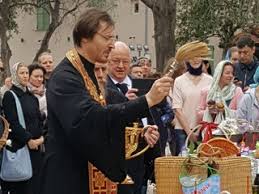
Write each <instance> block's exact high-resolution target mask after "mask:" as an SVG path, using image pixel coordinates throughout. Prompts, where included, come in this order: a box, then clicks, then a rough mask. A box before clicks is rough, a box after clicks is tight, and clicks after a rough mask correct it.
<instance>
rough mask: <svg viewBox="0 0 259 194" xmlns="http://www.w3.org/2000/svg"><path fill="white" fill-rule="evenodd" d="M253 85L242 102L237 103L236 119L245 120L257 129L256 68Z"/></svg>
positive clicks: (258, 87)
mask: <svg viewBox="0 0 259 194" xmlns="http://www.w3.org/2000/svg"><path fill="white" fill-rule="evenodd" d="M254 82H255V84H253V85H251V86H250V88H251V89H250V90H248V91H247V92H246V93H245V94H244V96H243V98H242V100H241V101H240V103H239V106H238V110H237V117H238V118H241V119H246V120H247V121H249V122H251V123H252V124H254V125H256V126H255V127H256V128H257V129H258V127H259V68H258V67H257V69H256V72H255V74H254Z"/></svg>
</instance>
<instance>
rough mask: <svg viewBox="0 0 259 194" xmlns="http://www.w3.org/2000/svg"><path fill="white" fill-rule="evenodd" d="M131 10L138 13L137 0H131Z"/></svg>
mask: <svg viewBox="0 0 259 194" xmlns="http://www.w3.org/2000/svg"><path fill="white" fill-rule="evenodd" d="M132 12H133V14H138V13H139V0H132Z"/></svg>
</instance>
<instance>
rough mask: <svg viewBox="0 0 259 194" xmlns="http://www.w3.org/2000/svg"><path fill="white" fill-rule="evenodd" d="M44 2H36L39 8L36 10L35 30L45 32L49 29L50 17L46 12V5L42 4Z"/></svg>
mask: <svg viewBox="0 0 259 194" xmlns="http://www.w3.org/2000/svg"><path fill="white" fill-rule="evenodd" d="M44 2H45V0H38V5H39V6H40V7H38V8H37V30H39V31H45V30H47V29H48V27H49V23H50V16H49V13H48V12H47V10H46V9H47V5H46V4H44Z"/></svg>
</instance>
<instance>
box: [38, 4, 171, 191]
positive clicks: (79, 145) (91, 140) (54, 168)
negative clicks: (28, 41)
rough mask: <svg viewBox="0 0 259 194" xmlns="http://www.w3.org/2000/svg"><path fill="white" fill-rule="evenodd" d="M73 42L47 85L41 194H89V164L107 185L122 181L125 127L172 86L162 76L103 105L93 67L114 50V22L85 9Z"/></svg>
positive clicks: (169, 80)
mask: <svg viewBox="0 0 259 194" xmlns="http://www.w3.org/2000/svg"><path fill="white" fill-rule="evenodd" d="M73 39H74V45H75V48H74V49H72V50H70V51H69V52H67V54H66V57H65V58H64V59H63V60H62V61H61V62H60V64H59V65H58V66H57V68H56V69H55V70H54V71H53V72H52V75H51V77H50V80H49V83H48V90H47V105H48V127H49V130H48V135H47V137H46V153H45V159H44V161H43V166H42V173H41V177H42V178H41V181H40V183H41V185H40V187H39V193H40V194H89V193H90V191H89V181H90V182H92V181H93V180H89V174H88V162H91V163H92V164H93V165H94V166H96V167H97V168H98V169H99V170H101V172H103V173H104V175H105V176H107V177H108V178H110V179H111V180H112V181H114V182H123V181H124V180H125V178H126V174H127V171H126V167H125V152H124V145H123V146H122V144H121V140H122V139H124V135H125V134H124V129H125V127H126V124H127V123H128V122H131V121H134V120H135V119H136V118H137V117H143V116H145V115H146V114H147V113H148V110H149V107H152V106H154V105H155V104H158V103H159V102H160V101H161V100H162V99H163V98H164V97H165V96H167V95H168V93H169V89H170V85H171V82H172V79H170V78H162V79H160V80H157V81H156V82H155V83H154V85H153V86H152V88H151V90H150V91H149V92H148V93H147V94H146V95H145V96H142V97H140V98H137V99H135V100H132V101H129V102H125V103H122V104H119V105H109V106H105V105H104V99H103V96H102V95H101V94H100V90H99V87H98V84H97V80H96V77H95V75H94V66H95V65H94V64H95V63H96V62H106V61H107V59H108V56H109V54H110V51H111V50H112V49H113V48H114V41H115V32H114V22H113V20H112V19H111V17H110V16H109V15H108V14H107V13H106V12H104V11H100V10H97V9H90V10H87V11H86V12H85V13H83V14H82V15H81V16H80V18H79V20H78V22H77V23H76V25H75V27H74V29H73ZM118 118H119V119H118ZM113 134H119V135H117V136H113ZM116 145H118V146H121V147H120V148H117V150H118V151H119V152H115V151H114V150H115V146H116ZM117 150H116V151H117ZM91 188H92V187H91Z"/></svg>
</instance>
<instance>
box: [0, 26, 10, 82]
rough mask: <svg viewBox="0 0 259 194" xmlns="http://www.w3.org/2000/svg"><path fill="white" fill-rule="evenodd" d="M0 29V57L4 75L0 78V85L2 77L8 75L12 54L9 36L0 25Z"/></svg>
mask: <svg viewBox="0 0 259 194" xmlns="http://www.w3.org/2000/svg"><path fill="white" fill-rule="evenodd" d="M1 28H2V29H1V30H0V40H1V59H2V62H3V66H4V75H3V76H2V77H1V78H0V83H1V85H2V84H3V83H4V79H5V78H6V77H7V76H10V74H11V73H10V65H9V61H10V58H11V56H12V51H11V49H10V46H9V44H8V40H9V38H8V37H7V32H6V30H4V27H3V26H2V27H1Z"/></svg>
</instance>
